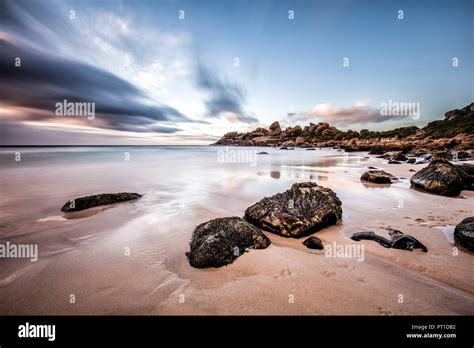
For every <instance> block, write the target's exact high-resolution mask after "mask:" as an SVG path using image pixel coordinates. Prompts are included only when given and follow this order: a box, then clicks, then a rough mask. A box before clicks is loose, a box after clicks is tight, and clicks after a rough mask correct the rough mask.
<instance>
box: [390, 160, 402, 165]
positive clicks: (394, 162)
mask: <svg viewBox="0 0 474 348" xmlns="http://www.w3.org/2000/svg"><path fill="white" fill-rule="evenodd" d="M388 164H402V162H398V161H394V160H389V161H388Z"/></svg>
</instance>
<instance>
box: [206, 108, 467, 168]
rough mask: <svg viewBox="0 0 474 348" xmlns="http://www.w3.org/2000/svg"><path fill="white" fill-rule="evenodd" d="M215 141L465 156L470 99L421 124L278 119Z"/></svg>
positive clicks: (403, 157) (404, 156) (400, 156)
mask: <svg viewBox="0 0 474 348" xmlns="http://www.w3.org/2000/svg"><path fill="white" fill-rule="evenodd" d="M215 145H232V146H273V147H280V148H282V149H291V148H293V147H301V148H308V149H312V148H314V147H336V148H341V149H343V150H345V151H369V152H370V153H371V154H375V155H383V154H385V153H387V152H391V151H398V152H400V154H398V153H397V154H395V155H394V156H397V158H390V159H391V160H392V161H400V160H408V159H409V157H410V156H416V157H418V156H421V155H425V154H433V155H436V157H438V158H452V157H453V156H455V157H456V158H457V159H466V158H472V157H473V156H474V153H473V149H474V102H473V103H471V104H469V105H467V106H465V107H464V108H462V109H455V110H451V111H448V112H446V113H445V115H444V119H442V120H438V121H432V122H430V123H428V124H427V125H426V126H425V127H423V128H419V127H416V126H410V127H402V128H396V129H393V130H388V131H370V130H368V129H362V130H360V131H355V130H350V129H349V130H347V131H342V130H339V129H337V128H336V127H333V126H331V125H330V124H328V123H325V122H319V123H310V124H309V125H307V126H303V127H301V126H294V127H287V128H285V129H282V128H281V126H280V123H279V122H273V123H272V124H271V125H270V126H269V127H268V129H267V128H263V127H259V128H257V129H255V130H253V131H251V132H248V133H239V132H229V133H227V134H225V135H224V136H223V137H222V138H221V139H220V140H219V141H217V142H216V143H215Z"/></svg>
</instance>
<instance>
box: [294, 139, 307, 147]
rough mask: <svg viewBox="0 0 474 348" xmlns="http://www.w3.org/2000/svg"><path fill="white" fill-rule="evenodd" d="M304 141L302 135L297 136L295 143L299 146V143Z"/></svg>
mask: <svg viewBox="0 0 474 348" xmlns="http://www.w3.org/2000/svg"><path fill="white" fill-rule="evenodd" d="M304 142H305V139H304V138H303V137H297V138H296V140H295V145H296V146H299V145H301V144H304Z"/></svg>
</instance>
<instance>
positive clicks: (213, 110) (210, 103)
mask: <svg viewBox="0 0 474 348" xmlns="http://www.w3.org/2000/svg"><path fill="white" fill-rule="evenodd" d="M197 85H198V87H200V88H201V89H203V90H205V91H207V92H208V93H209V94H210V97H209V99H207V100H206V108H207V116H210V117H226V118H227V119H228V120H229V121H234V122H244V123H256V122H258V119H257V118H255V117H254V116H253V115H251V114H248V113H247V112H245V111H244V107H243V104H244V102H245V96H244V93H243V91H242V89H241V88H240V87H239V86H237V85H235V84H232V83H228V82H224V81H222V80H221V79H220V78H219V77H218V76H215V75H213V74H212V73H211V72H210V71H209V70H208V69H206V68H205V67H204V66H203V65H202V64H200V65H199V66H198V70H197Z"/></svg>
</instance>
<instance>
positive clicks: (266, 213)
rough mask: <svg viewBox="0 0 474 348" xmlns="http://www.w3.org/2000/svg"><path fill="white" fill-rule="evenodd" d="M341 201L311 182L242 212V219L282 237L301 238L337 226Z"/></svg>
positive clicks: (298, 184)
mask: <svg viewBox="0 0 474 348" xmlns="http://www.w3.org/2000/svg"><path fill="white" fill-rule="evenodd" d="M341 217H342V208H341V201H340V200H339V198H338V197H337V196H336V194H335V193H334V192H333V191H332V190H331V189H328V188H325V187H322V186H319V185H318V184H316V183H313V182H303V183H297V184H293V186H292V187H291V188H290V189H289V190H286V191H285V192H283V193H277V194H276V195H274V196H271V197H265V198H263V199H262V200H260V201H259V202H258V203H256V204H254V205H252V206H251V207H249V208H247V210H245V219H246V220H247V221H249V222H250V223H252V224H254V225H255V226H257V227H260V228H261V229H263V230H266V231H270V232H273V233H276V234H279V235H282V236H285V237H302V236H305V235H308V234H311V233H313V232H316V231H318V230H320V229H322V228H324V227H326V226H329V225H333V224H335V223H337V222H338V221H339V220H340V219H341Z"/></svg>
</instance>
